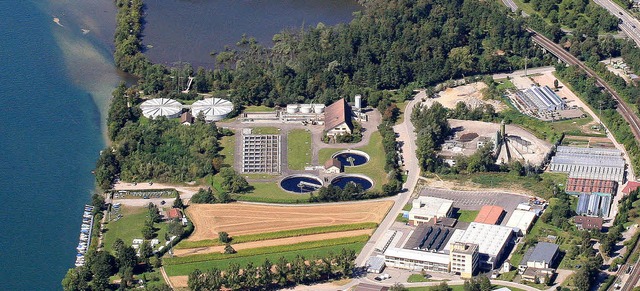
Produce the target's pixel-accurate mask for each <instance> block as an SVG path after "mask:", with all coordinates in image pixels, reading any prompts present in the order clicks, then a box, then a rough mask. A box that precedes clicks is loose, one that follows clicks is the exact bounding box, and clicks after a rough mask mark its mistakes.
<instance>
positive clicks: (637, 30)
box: [505, 0, 640, 46]
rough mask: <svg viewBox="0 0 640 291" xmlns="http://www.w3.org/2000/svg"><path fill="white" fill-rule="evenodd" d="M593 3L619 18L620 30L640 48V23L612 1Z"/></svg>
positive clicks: (601, 0)
mask: <svg viewBox="0 0 640 291" xmlns="http://www.w3.org/2000/svg"><path fill="white" fill-rule="evenodd" d="M505 1H508V0H505ZM593 2H595V3H596V4H598V5H600V6H602V8H604V9H606V10H607V11H609V13H611V14H612V15H613V16H615V17H618V18H619V19H620V20H621V23H620V24H619V25H618V27H620V30H622V32H624V34H626V35H627V36H628V37H630V38H631V39H633V41H635V42H636V44H637V45H639V46H640V21H638V20H637V19H636V18H635V17H633V16H631V15H629V13H627V11H626V10H624V9H622V8H621V7H620V6H618V5H617V4H615V3H613V1H611V0H593Z"/></svg>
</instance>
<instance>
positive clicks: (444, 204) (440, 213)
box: [409, 196, 453, 224]
mask: <svg viewBox="0 0 640 291" xmlns="http://www.w3.org/2000/svg"><path fill="white" fill-rule="evenodd" d="M412 204H413V207H412V208H411V210H410V211H409V221H411V222H412V223H413V224H421V223H426V222H428V221H429V220H431V219H432V218H440V217H449V216H450V215H451V211H452V209H453V201H451V200H447V199H442V198H437V197H429V196H419V197H418V198H416V199H414V200H413V202H412Z"/></svg>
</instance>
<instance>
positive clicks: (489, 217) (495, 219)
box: [474, 205, 504, 224]
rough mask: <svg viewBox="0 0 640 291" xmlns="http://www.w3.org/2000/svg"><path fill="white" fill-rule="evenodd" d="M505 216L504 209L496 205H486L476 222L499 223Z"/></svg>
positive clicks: (481, 209)
mask: <svg viewBox="0 0 640 291" xmlns="http://www.w3.org/2000/svg"><path fill="white" fill-rule="evenodd" d="M502 218H504V209H503V208H502V207H500V206H495V205H484V206H482V208H480V212H478V215H477V216H476V219H475V220H474V222H478V223H486V224H499V223H500V221H501V220H502Z"/></svg>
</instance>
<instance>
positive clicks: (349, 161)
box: [331, 150, 369, 167]
mask: <svg viewBox="0 0 640 291" xmlns="http://www.w3.org/2000/svg"><path fill="white" fill-rule="evenodd" d="M331 157H332V158H334V159H337V160H338V161H340V163H341V164H342V166H345V167H351V166H360V165H364V164H366V163H367V162H368V161H369V155H368V154H367V153H365V152H363V151H357V150H344V151H339V152H337V153H335V154H333V156H331Z"/></svg>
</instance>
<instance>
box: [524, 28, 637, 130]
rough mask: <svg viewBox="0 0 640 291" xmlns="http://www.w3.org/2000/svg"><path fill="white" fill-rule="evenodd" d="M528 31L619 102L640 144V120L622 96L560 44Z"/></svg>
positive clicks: (535, 39)
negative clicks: (592, 79)
mask: <svg viewBox="0 0 640 291" xmlns="http://www.w3.org/2000/svg"><path fill="white" fill-rule="evenodd" d="M528 30H529V31H530V32H532V33H534V35H533V36H532V39H533V41H534V42H536V43H537V44H539V45H540V46H542V47H543V48H545V49H546V50H548V51H549V52H551V53H552V54H554V55H555V56H556V57H558V58H559V59H560V60H562V61H563V62H565V63H567V64H570V65H575V66H578V67H579V68H580V69H582V70H583V71H584V72H585V73H586V74H587V75H588V76H589V77H591V78H594V79H595V80H596V84H597V85H598V86H600V87H602V88H604V90H605V91H607V92H608V93H609V94H611V96H613V98H614V99H615V100H616V102H618V106H617V111H618V112H619V113H620V114H621V115H622V117H623V118H624V120H625V121H626V122H627V123H629V126H630V127H631V132H632V133H633V135H634V137H635V138H636V140H637V141H639V142H640V118H639V117H638V116H637V115H636V114H635V113H634V112H633V110H631V108H629V106H628V105H627V104H626V103H625V102H624V100H623V99H622V98H621V97H620V95H618V93H617V92H616V91H615V90H614V89H613V88H612V87H611V86H610V85H609V84H607V82H605V81H604V80H603V79H602V78H601V77H600V76H598V74H596V72H594V71H593V70H592V69H591V68H589V67H587V66H586V65H585V64H584V63H582V62H581V61H580V60H578V59H577V58H576V57H575V56H573V55H572V54H571V53H569V52H567V51H565V50H564V49H563V48H562V47H560V46H559V45H558V44H556V43H554V42H553V41H551V40H549V39H548V38H546V37H545V36H543V35H541V34H539V33H537V32H536V31H534V30H532V29H528Z"/></svg>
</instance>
